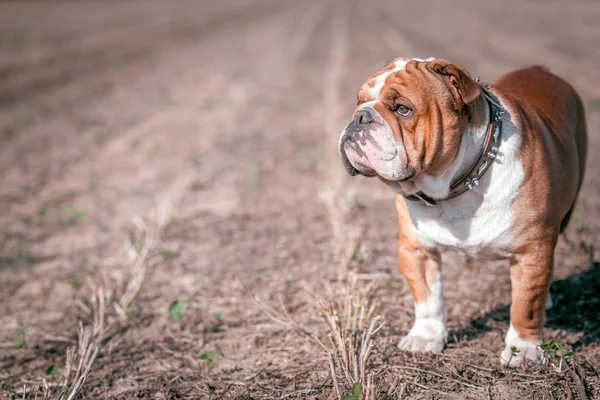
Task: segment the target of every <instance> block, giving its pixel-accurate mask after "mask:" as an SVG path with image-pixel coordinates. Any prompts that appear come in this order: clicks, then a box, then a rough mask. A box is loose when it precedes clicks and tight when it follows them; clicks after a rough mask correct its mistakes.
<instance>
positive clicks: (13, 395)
mask: <svg viewBox="0 0 600 400" xmlns="http://www.w3.org/2000/svg"><path fill="white" fill-rule="evenodd" d="M1 388H2V390H3V391H5V392H6V394H7V395H8V396H9V397H7V398H10V399H11V400H16V399H17V396H18V395H17V393H16V392H14V391H12V390H10V388H9V387H8V385H7V384H6V383H3V384H2V386H1Z"/></svg>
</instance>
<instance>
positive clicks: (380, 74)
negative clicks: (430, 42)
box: [358, 57, 435, 103]
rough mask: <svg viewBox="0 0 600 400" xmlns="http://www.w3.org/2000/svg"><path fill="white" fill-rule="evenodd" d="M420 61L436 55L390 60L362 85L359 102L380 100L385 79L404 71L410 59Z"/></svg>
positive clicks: (428, 59) (430, 59) (429, 59)
mask: <svg viewBox="0 0 600 400" xmlns="http://www.w3.org/2000/svg"><path fill="white" fill-rule="evenodd" d="M413 60H414V61H418V62H427V61H432V60H435V57H430V58H426V59H420V58H411V59H407V58H402V57H399V58H395V59H393V60H392V61H390V62H389V63H388V64H387V65H386V66H385V67H383V68H382V69H380V70H379V71H377V72H376V73H375V74H374V75H372V76H371V77H370V78H369V79H367V81H366V82H365V84H364V85H363V86H362V87H361V89H360V91H359V92H358V102H359V103H363V102H367V101H377V100H380V95H381V90H382V89H383V86H384V85H385V81H386V79H387V78H388V76H390V75H392V74H395V73H397V72H399V71H402V70H404V69H405V68H406V64H408V62H409V61H413Z"/></svg>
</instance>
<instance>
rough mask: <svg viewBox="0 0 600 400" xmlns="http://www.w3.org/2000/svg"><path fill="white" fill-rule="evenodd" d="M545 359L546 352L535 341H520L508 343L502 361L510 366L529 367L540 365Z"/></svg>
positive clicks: (501, 357)
mask: <svg viewBox="0 0 600 400" xmlns="http://www.w3.org/2000/svg"><path fill="white" fill-rule="evenodd" d="M543 361H544V352H543V351H542V350H541V349H540V348H539V346H537V345H536V344H535V343H529V342H525V341H520V343H514V344H507V345H506V347H505V348H504V350H503V351H502V355H501V356H500V362H501V363H502V365H507V366H509V367H518V368H527V367H535V366H537V365H540V364H541V363H542V362H543Z"/></svg>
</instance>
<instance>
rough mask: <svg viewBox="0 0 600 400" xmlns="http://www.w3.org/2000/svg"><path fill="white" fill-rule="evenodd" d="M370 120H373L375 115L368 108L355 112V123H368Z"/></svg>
mask: <svg viewBox="0 0 600 400" xmlns="http://www.w3.org/2000/svg"><path fill="white" fill-rule="evenodd" d="M369 122H373V116H372V115H371V113H370V112H369V111H367V110H358V111H357V112H356V114H354V123H356V124H368V123H369Z"/></svg>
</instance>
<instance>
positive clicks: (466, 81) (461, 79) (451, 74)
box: [431, 60, 481, 106]
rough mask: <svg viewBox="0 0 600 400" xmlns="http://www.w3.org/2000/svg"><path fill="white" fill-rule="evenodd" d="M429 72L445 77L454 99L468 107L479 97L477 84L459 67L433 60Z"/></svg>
mask: <svg viewBox="0 0 600 400" xmlns="http://www.w3.org/2000/svg"><path fill="white" fill-rule="evenodd" d="M431 70H432V71H433V72H435V73H438V74H441V75H444V76H445V77H447V79H448V81H449V83H450V85H451V86H452V88H453V90H454V91H455V97H456V99H457V100H458V99H460V100H461V101H462V103H463V104H465V105H467V106H470V105H471V104H473V103H474V102H475V100H477V98H478V97H479V96H480V95H481V89H480V88H479V85H478V84H477V82H475V80H474V79H473V78H472V77H471V75H470V74H469V73H468V72H467V71H466V70H464V69H462V68H461V67H459V66H457V65H455V64H452V63H451V62H449V61H446V60H435V61H433V62H432V66H431ZM457 104H460V103H459V102H457Z"/></svg>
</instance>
